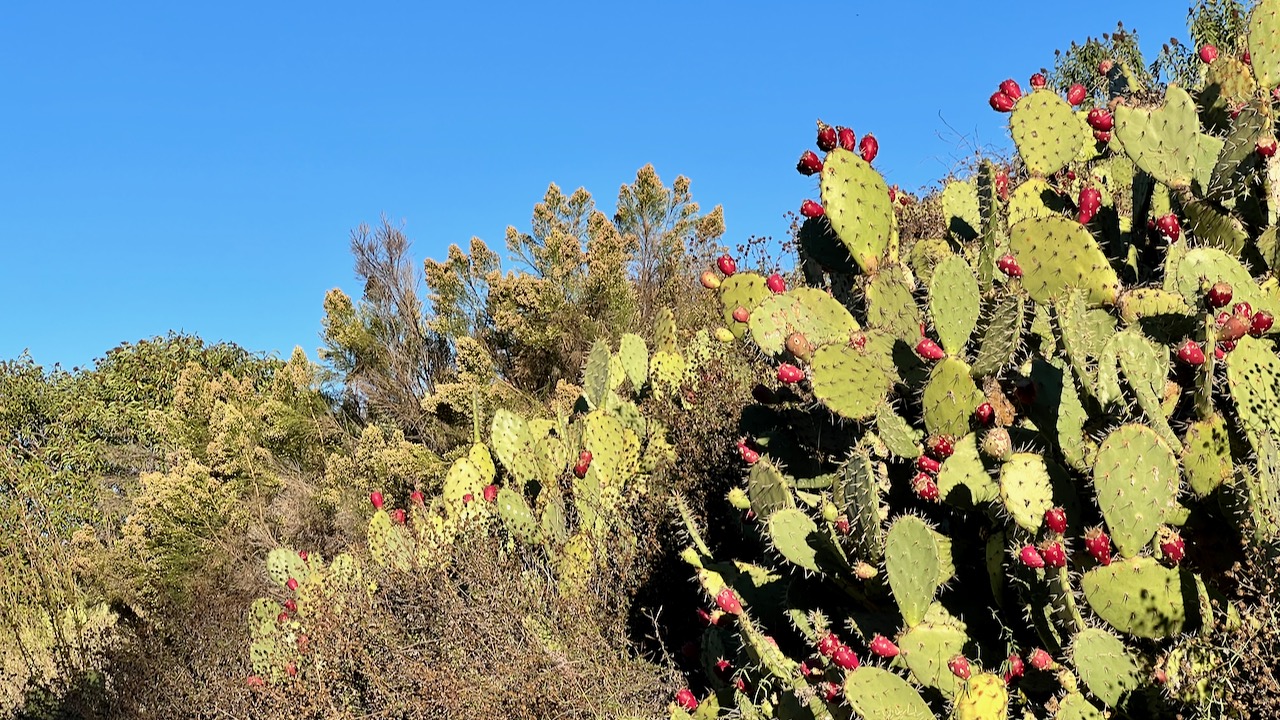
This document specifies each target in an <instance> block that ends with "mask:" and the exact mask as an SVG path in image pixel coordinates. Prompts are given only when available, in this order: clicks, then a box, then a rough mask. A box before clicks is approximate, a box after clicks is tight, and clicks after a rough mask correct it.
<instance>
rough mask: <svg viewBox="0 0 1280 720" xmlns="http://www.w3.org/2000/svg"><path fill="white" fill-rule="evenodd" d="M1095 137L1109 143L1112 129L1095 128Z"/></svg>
mask: <svg viewBox="0 0 1280 720" xmlns="http://www.w3.org/2000/svg"><path fill="white" fill-rule="evenodd" d="M1093 139H1094V140H1097V141H1098V142H1100V143H1109V142H1111V131H1110V130H1094V131H1093Z"/></svg>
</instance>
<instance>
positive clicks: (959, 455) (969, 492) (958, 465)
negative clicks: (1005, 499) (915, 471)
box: [938, 433, 1000, 507]
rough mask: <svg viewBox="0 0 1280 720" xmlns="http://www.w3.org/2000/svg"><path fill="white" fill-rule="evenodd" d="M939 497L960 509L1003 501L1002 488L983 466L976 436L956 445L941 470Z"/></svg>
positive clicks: (971, 435) (939, 471)
mask: <svg viewBox="0 0 1280 720" xmlns="http://www.w3.org/2000/svg"><path fill="white" fill-rule="evenodd" d="M938 495H939V497H941V498H942V499H943V500H945V501H947V502H949V503H951V504H953V505H959V506H961V507H968V506H970V505H976V504H979V503H986V502H994V501H995V500H996V498H998V497H1000V486H999V485H998V484H996V482H995V481H994V480H992V479H991V475H990V473H988V472H987V468H986V466H985V465H983V463H982V456H981V455H980V454H979V451H978V436H977V435H975V434H973V433H970V434H968V435H965V436H964V437H963V438H961V439H959V440H957V441H956V442H955V443H954V452H953V453H952V455H951V457H949V458H947V460H946V462H944V463H942V468H941V469H940V470H938Z"/></svg>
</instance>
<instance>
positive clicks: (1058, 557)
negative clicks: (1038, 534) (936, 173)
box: [1040, 540, 1067, 568]
mask: <svg viewBox="0 0 1280 720" xmlns="http://www.w3.org/2000/svg"><path fill="white" fill-rule="evenodd" d="M1040 557H1042V558H1044V564H1045V565H1046V566H1047V567H1051V568H1061V567H1066V566H1067V551H1066V550H1064V549H1063V548H1062V543H1060V542H1058V541H1057V540H1050V541H1048V542H1046V543H1045V544H1044V545H1042V546H1040Z"/></svg>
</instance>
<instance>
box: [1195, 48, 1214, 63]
mask: <svg viewBox="0 0 1280 720" xmlns="http://www.w3.org/2000/svg"><path fill="white" fill-rule="evenodd" d="M1196 54H1197V55H1199V56H1200V62H1202V63H1204V64H1205V65H1208V64H1209V63H1212V62H1213V61H1214V60H1217V59H1218V48H1216V47H1214V46H1212V45H1202V46H1201V47H1200V50H1198V51H1197V52H1196Z"/></svg>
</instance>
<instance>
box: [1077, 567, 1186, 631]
mask: <svg viewBox="0 0 1280 720" xmlns="http://www.w3.org/2000/svg"><path fill="white" fill-rule="evenodd" d="M1080 587H1081V589H1082V590H1083V591H1084V596H1085V599H1086V600H1088V602H1089V609H1090V610H1092V611H1093V612H1094V613H1095V614H1097V615H1098V617H1100V618H1102V619H1103V620H1105V621H1106V622H1107V624H1108V625H1110V626H1111V627H1113V628H1115V629H1116V630H1119V631H1121V632H1124V633H1128V634H1130V635H1134V636H1136V637H1144V638H1155V639H1159V638H1166V637H1172V636H1174V635H1177V634H1178V633H1181V632H1182V631H1183V630H1184V629H1187V626H1188V625H1189V618H1188V613H1187V608H1186V606H1185V604H1184V603H1185V601H1184V597H1183V589H1184V588H1193V587H1195V579H1194V578H1193V577H1192V575H1191V573H1190V572H1188V571H1186V570H1180V569H1178V568H1167V567H1164V566H1163V565H1161V564H1160V563H1159V562H1158V561H1157V560H1156V559H1155V558H1152V557H1136V558H1132V559H1128V560H1116V561H1114V562H1112V563H1111V564H1110V565H1107V566H1104V567H1097V568H1094V569H1093V570H1090V571H1089V572H1087V573H1085V574H1084V575H1083V576H1082V577H1081V578H1080Z"/></svg>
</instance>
